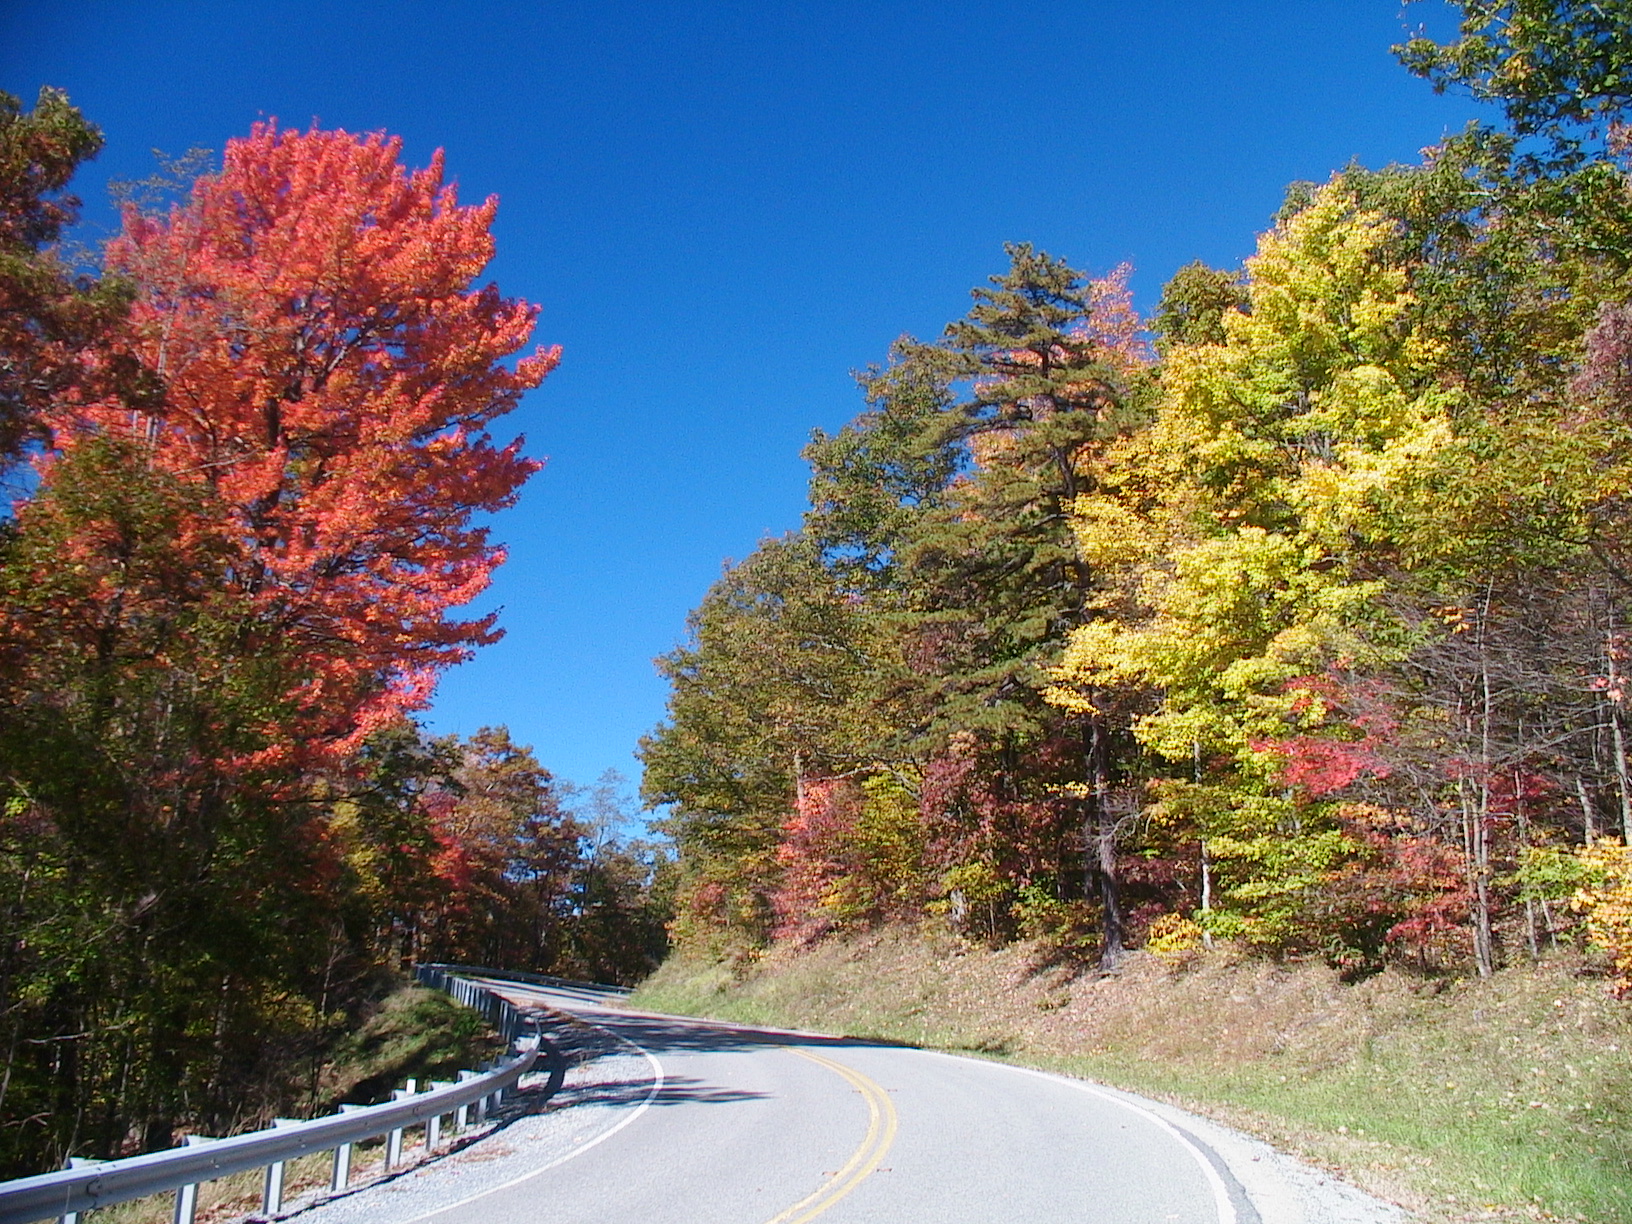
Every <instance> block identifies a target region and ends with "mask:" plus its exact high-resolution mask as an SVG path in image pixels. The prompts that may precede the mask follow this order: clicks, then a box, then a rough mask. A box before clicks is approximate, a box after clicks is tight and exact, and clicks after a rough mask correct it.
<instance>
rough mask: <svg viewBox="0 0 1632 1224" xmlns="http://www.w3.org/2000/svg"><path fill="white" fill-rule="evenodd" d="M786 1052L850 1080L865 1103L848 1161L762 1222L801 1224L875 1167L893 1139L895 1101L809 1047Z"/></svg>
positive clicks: (852, 1186) (836, 1200)
mask: <svg viewBox="0 0 1632 1224" xmlns="http://www.w3.org/2000/svg"><path fill="white" fill-rule="evenodd" d="M789 1052H790V1053H793V1054H797V1055H799V1057H800V1058H808V1059H809V1060H810V1061H811V1062H813V1063H816V1064H817V1065H819V1066H823V1067H826V1068H827V1069H828V1070H829V1071H833V1072H836V1073H837V1074H839V1075H842V1076H843V1077H844V1078H845V1079H847V1080H849V1081H850V1084H851V1085H852V1086H853V1087H854V1088H855V1089H856V1091H857V1092H859V1093H861V1096H862V1099H863V1100H865V1101H866V1102H867V1134H866V1135H865V1136H863V1138H862V1140H861V1146H860V1147H858V1148H857V1149H856V1150H855V1152H854V1153H853V1154H852V1155H851V1157H850V1159H849V1160H847V1161H845V1164H844V1168H842V1169H840V1170H839V1171H838V1172H837V1173H835V1174H833V1176H832V1177H830V1178H828V1179H827V1181H825V1182H824V1183H822V1186H821V1188H820V1189H818V1190H817V1191H816V1193H815V1194H812V1195H810V1196H809V1197H808V1198H802V1199H800V1200H799V1201H798V1202H797V1203H795V1204H794V1205H793V1206H792V1207H789V1208H788V1209H787V1210H786V1211H784V1212H782V1213H781V1214H780V1215H777V1216H772V1217H771V1218H770V1219H769V1220H767V1221H765V1224H805V1222H806V1221H807V1220H814V1219H815V1218H816V1217H817V1216H819V1215H821V1214H822V1212H824V1211H826V1210H827V1209H828V1208H829V1207H831V1206H833V1204H834V1203H836V1202H838V1201H839V1200H840V1199H842V1198H843V1197H844V1196H845V1195H847V1194H849V1193H850V1191H852V1190H854V1189H855V1188H856V1187H857V1186H859V1185H861V1183H862V1182H863V1181H864V1180H866V1178H867V1175H868V1174H869V1173H871V1172H872V1171H873V1170H874V1169H876V1168H878V1162H879V1161H881V1160H883V1159H884V1153H885V1152H887V1151H889V1150H890V1144H892V1143H894V1142H895V1127H896V1116H895V1104H894V1102H892V1101H891V1100H890V1098H889V1094H888V1093H886V1092H885V1091H884V1089H882V1088H880V1087H879V1086H878V1085H877V1084H875V1083H874V1082H873V1081H872V1080H870V1079H868V1078H867V1077H866V1076H865V1075H863V1074H861V1072H859V1071H855V1070H853V1069H851V1068H850V1067H847V1066H845V1065H844V1064H843V1063H840V1062H834V1061H833V1060H832V1059H831V1058H823V1057H822V1056H821V1055H820V1054H813V1053H811V1052H810V1051H809V1050H796V1049H790V1051H789Z"/></svg>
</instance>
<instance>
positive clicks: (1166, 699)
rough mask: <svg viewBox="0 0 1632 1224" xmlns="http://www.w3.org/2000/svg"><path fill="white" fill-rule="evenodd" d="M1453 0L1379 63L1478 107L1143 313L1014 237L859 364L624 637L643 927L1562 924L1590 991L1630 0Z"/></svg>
mask: <svg viewBox="0 0 1632 1224" xmlns="http://www.w3.org/2000/svg"><path fill="white" fill-rule="evenodd" d="M1460 9H1461V12H1462V21H1461V26H1460V35H1459V37H1457V38H1455V39H1454V40H1450V41H1446V42H1435V41H1434V40H1432V39H1430V38H1428V37H1427V36H1426V35H1419V36H1416V37H1412V38H1408V39H1407V40H1406V41H1404V42H1402V43H1401V44H1400V45H1399V46H1397V47H1396V48H1395V49H1394V50H1395V54H1396V55H1397V57H1398V58H1399V60H1400V61H1401V63H1402V64H1403V66H1404V67H1405V68H1406V69H1407V70H1409V71H1410V72H1411V73H1413V74H1415V75H1417V76H1418V77H1421V78H1424V79H1425V80H1426V81H1427V82H1428V83H1429V84H1430V85H1431V86H1432V87H1433V88H1436V89H1440V90H1457V91H1463V92H1466V93H1469V94H1471V95H1472V96H1473V97H1475V98H1477V99H1480V100H1482V101H1484V102H1486V103H1488V104H1489V113H1490V114H1491V115H1492V117H1493V119H1492V122H1489V123H1475V124H1474V125H1472V126H1470V127H1469V128H1468V129H1466V130H1464V131H1462V132H1460V133H1457V134H1455V135H1452V136H1450V137H1448V138H1447V139H1445V140H1444V141H1443V142H1442V143H1440V144H1438V145H1437V146H1435V147H1433V148H1430V149H1427V150H1425V151H1424V153H1423V155H1422V158H1421V160H1420V161H1419V162H1417V163H1415V164H1410V165H1391V166H1387V167H1384V168H1382V169H1370V168H1366V167H1363V166H1359V165H1350V166H1347V167H1345V168H1342V169H1340V170H1338V171H1337V172H1336V173H1334V174H1333V175H1332V176H1331V177H1330V178H1329V179H1328V180H1327V181H1325V182H1323V183H1294V184H1293V185H1291V187H1290V188H1289V189H1288V190H1287V193H1286V196H1285V202H1284V204H1283V205H1282V207H1281V208H1280V210H1279V212H1278V213H1277V214H1276V215H1275V216H1274V217H1273V218H1270V219H1268V222H1269V223H1268V228H1266V230H1265V231H1264V232H1263V233H1262V234H1261V235H1260V237H1259V238H1258V242H1257V248H1256V252H1255V254H1253V255H1252V256H1251V257H1250V258H1248V259H1246V260H1245V262H1244V263H1243V264H1242V266H1240V267H1238V268H1212V267H1208V266H1206V265H1204V264H1201V263H1193V264H1191V265H1190V266H1187V267H1184V268H1182V269H1180V270H1179V272H1178V273H1177V274H1176V275H1175V276H1174V277H1173V278H1172V279H1171V280H1170V281H1169V282H1168V284H1167V285H1166V287H1165V288H1164V289H1163V290H1162V293H1161V297H1160V302H1159V304H1158V305H1157V307H1156V309H1155V310H1154V312H1153V313H1152V314H1151V317H1149V318H1142V317H1140V316H1139V314H1138V313H1136V311H1135V309H1134V306H1133V300H1132V296H1131V293H1130V289H1129V277H1130V275H1131V270H1130V269H1128V268H1125V267H1122V268H1115V269H1112V270H1110V271H1109V272H1108V273H1106V274H1103V275H1091V274H1089V273H1088V272H1086V271H1083V270H1081V269H1079V268H1076V267H1074V266H1072V265H1070V264H1069V263H1067V262H1066V261H1065V260H1063V259H1061V258H1058V257H1056V256H1054V255H1051V254H1048V253H1046V252H1044V251H1042V250H1039V249H1037V248H1035V247H1034V246H1032V245H1030V244H1025V243H1011V244H1010V245H1009V246H1008V247H1007V258H1008V266H1007V267H1006V268H1003V269H1001V270H1000V271H998V272H997V273H996V274H995V275H993V276H992V277H991V278H990V280H989V283H987V284H984V285H981V286H978V287H976V288H975V289H974V290H973V293H972V298H973V301H972V305H971V307H970V309H969V311H968V313H967V314H966V315H965V316H964V317H962V318H960V319H956V320H954V321H952V322H951V323H949V324H948V325H947V326H946V328H945V330H944V332H943V333H942V334H941V335H940V336H939V337H938V338H935V339H933V340H929V341H922V340H918V339H914V338H913V337H911V336H903V337H902V338H901V339H900V340H899V341H897V342H896V343H895V344H894V345H893V347H892V348H891V349H890V351H889V353H888V355H887V356H886V357H885V359H884V360H883V361H881V362H880V363H879V364H877V365H875V366H872V367H869V368H868V369H866V370H865V371H863V372H861V373H860V374H859V376H858V381H859V384H860V391H861V395H862V399H863V408H862V411H861V412H860V413H859V415H857V416H856V417H855V418H854V419H853V420H852V421H851V422H850V423H849V424H848V425H846V426H844V427H843V428H842V429H840V430H838V431H837V432H835V433H827V432H823V431H820V430H818V431H816V432H815V433H814V434H813V435H812V437H811V440H810V442H809V444H808V446H807V447H806V448H805V450H804V452H803V453H804V458H805V459H806V460H807V462H808V464H809V469H810V483H809V508H808V510H807V511H806V513H805V515H804V519H803V523H802V525H801V526H800V528H799V529H798V530H797V531H794V532H791V533H789V534H787V535H785V536H781V537H778V538H769V539H766V540H764V541H763V542H762V543H761V544H760V545H759V547H758V548H756V549H755V550H754V552H753V553H752V554H751V555H750V556H748V557H747V558H746V559H744V560H742V561H741V562H738V563H734V564H730V565H728V566H727V568H726V570H725V572H724V574H723V576H722V577H721V578H720V579H719V581H718V582H717V583H716V584H715V585H714V586H713V588H712V589H711V590H710V591H709V592H708V595H707V597H706V598H705V599H704V600H703V602H702V604H701V605H700V606H699V607H698V608H697V609H696V610H695V611H694V613H693V614H692V617H691V622H690V631H689V637H688V639H687V641H686V642H685V644H684V645H682V646H681V647H679V648H678V649H676V650H674V651H673V652H672V653H670V654H668V655H667V656H665V657H664V658H663V659H662V660H661V661H660V665H661V667H662V668H663V670H664V672H665V673H666V675H667V676H668V678H669V681H670V684H671V697H670V703H669V711H668V717H667V719H666V721H665V722H664V723H663V724H662V725H661V726H659V727H658V728H657V729H656V730H655V731H654V732H653V733H652V734H651V735H650V736H649V737H648V738H647V739H646V740H645V742H644V744H643V748H642V754H643V759H644V762H645V767H646V773H645V791H646V795H647V798H648V800H649V801H651V802H652V803H654V804H659V805H667V812H668V818H667V827H668V829H669V831H670V832H671V834H672V836H673V837H674V839H675V841H676V843H677V845H678V852H679V879H678V883H677V893H676V916H675V919H674V923H673V933H674V936H675V938H676V940H677V941H678V942H679V943H680V944H681V945H682V946H685V947H688V948H693V949H697V950H699V951H701V952H705V953H708V954H712V955H715V956H720V957H724V958H728V959H735V960H738V961H739V962H746V961H750V960H752V959H753V958H755V957H757V956H759V955H760V954H761V952H762V951H763V950H764V949H765V948H766V947H767V946H769V945H771V944H775V943H781V944H788V943H795V944H797V943H800V942H808V941H812V940H817V939H821V938H823V937H824V936H827V935H829V934H832V933H843V932H847V931H851V932H853V931H857V930H861V929H865V928H868V927H872V926H876V925H878V924H881V923H887V922H892V921H905V922H909V923H911V922H921V921H935V922H939V921H944V922H948V923H950V924H952V925H953V926H954V927H955V928H956V929H957V930H959V931H961V932H963V933H964V934H965V935H966V936H968V937H970V938H974V939H979V940H986V941H992V942H999V943H1001V942H1005V941H1009V940H1012V939H1016V938H1027V939H1038V940H1044V941H1047V942H1049V943H1051V944H1053V945H1054V946H1055V947H1057V948H1059V949H1061V950H1064V951H1066V952H1069V953H1070V954H1071V955H1073V956H1075V957H1077V958H1079V960H1080V961H1082V962H1084V963H1085V964H1087V965H1089V966H1097V968H1099V969H1102V970H1105V971H1110V970H1114V969H1115V968H1116V967H1117V966H1118V964H1119V963H1120V962H1121V960H1122V959H1123V957H1124V956H1125V954H1126V952H1127V951H1128V950H1129V949H1132V948H1138V947H1143V948H1147V949H1150V950H1153V951H1156V952H1159V953H1164V954H1171V955H1182V954H1184V953H1185V951H1186V950H1187V949H1196V948H1201V947H1205V946H1213V945H1216V944H1220V943H1228V944H1229V945H1230V946H1232V947H1235V948H1238V949H1243V950H1245V951H1246V952H1247V953H1249V954H1256V955H1261V956H1266V957H1313V958H1323V959H1324V960H1326V961H1327V962H1328V963H1330V964H1331V965H1333V966H1334V967H1336V968H1338V969H1339V970H1340V971H1341V972H1342V973H1343V974H1344V975H1345V976H1347V977H1349V978H1350V979H1357V978H1361V977H1364V976H1366V975H1368V974H1371V973H1374V972H1376V971H1378V970H1379V969H1381V968H1383V967H1384V966H1386V965H1398V966H1402V967H1406V968H1408V969H1410V970H1412V971H1414V972H1422V973H1428V974H1470V975H1471V974H1476V975H1481V976H1484V975H1489V974H1491V973H1492V972H1494V971H1495V970H1496V969H1497V968H1498V967H1500V966H1502V965H1504V964H1514V963H1522V962H1524V961H1525V960H1526V959H1527V958H1531V959H1539V958H1541V957H1544V956H1546V955H1547V954H1548V953H1549V952H1550V951H1551V950H1552V949H1554V948H1555V947H1558V946H1561V945H1562V946H1572V947H1579V948H1583V949H1587V950H1589V951H1590V953H1591V954H1592V955H1596V956H1598V957H1600V958H1601V959H1600V962H1599V963H1600V964H1601V966H1602V972H1603V973H1604V974H1605V976H1606V978H1607V980H1608V985H1609V987H1610V988H1611V989H1613V990H1616V991H1618V992H1620V993H1623V994H1625V993H1628V992H1632V854H1629V851H1628V849H1627V843H1628V839H1629V835H1632V775H1629V765H1628V753H1627V742H1626V741H1627V738H1628V735H1629V733H1632V729H1629V725H1628V723H1629V720H1628V675H1629V671H1632V447H1629V443H1632V303H1629V300H1628V299H1629V297H1632V126H1629V125H1628V123H1627V121H1626V120H1627V110H1628V106H1629V104H1632V84H1629V82H1632V75H1629V72H1632V15H1629V14H1628V13H1627V11H1626V10H1625V8H1624V6H1596V5H1593V6H1586V5H1559V4H1555V3H1541V2H1537V0H1511V2H1508V3H1493V2H1489V0H1467V2H1465V3H1463V4H1461V5H1460ZM1497 116H1499V118H1497ZM1283 1078H1284V1077H1283Z"/></svg>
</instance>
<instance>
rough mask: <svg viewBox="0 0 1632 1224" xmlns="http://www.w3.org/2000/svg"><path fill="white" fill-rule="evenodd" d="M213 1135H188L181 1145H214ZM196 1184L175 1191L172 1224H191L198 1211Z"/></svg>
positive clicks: (197, 1185)
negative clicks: (174, 1208) (174, 1209)
mask: <svg viewBox="0 0 1632 1224" xmlns="http://www.w3.org/2000/svg"><path fill="white" fill-rule="evenodd" d="M214 1142H215V1137H214V1136H213V1135H188V1136H186V1137H185V1138H184V1139H183V1140H182V1143H183V1144H185V1145H186V1146H187V1147H200V1146H202V1145H203V1144H206V1143H214ZM199 1184H200V1183H198V1182H194V1183H193V1184H192V1185H190V1186H182V1187H180V1188H179V1189H178V1190H177V1191H176V1211H175V1215H174V1216H172V1217H171V1219H172V1220H173V1221H174V1224H193V1215H194V1213H196V1212H197V1211H198V1187H199Z"/></svg>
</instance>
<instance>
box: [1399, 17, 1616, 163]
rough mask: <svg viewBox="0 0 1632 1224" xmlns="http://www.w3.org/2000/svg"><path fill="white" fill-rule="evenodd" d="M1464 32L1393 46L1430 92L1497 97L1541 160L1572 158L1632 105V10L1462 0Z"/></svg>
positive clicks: (1514, 127) (1419, 37)
mask: <svg viewBox="0 0 1632 1224" xmlns="http://www.w3.org/2000/svg"><path fill="white" fill-rule="evenodd" d="M1457 7H1458V8H1460V9H1461V10H1462V23H1461V29H1460V34H1461V37H1460V38H1458V39H1457V40H1456V41H1455V42H1451V43H1436V42H1434V41H1433V40H1432V39H1431V38H1428V37H1427V36H1426V35H1423V34H1418V35H1416V36H1415V37H1413V38H1410V39H1408V40H1406V41H1405V42H1403V43H1401V44H1400V45H1398V46H1397V47H1395V48H1394V52H1395V54H1396V55H1397V56H1399V59H1400V62H1401V63H1402V64H1404V65H1405V66H1406V68H1407V69H1409V70H1410V71H1411V72H1412V73H1414V74H1415V75H1417V76H1420V77H1424V78H1426V79H1427V80H1429V81H1431V82H1432V83H1433V86H1434V88H1435V90H1436V91H1438V92H1440V93H1443V92H1445V91H1446V90H1447V89H1450V88H1453V87H1454V88H1458V89H1463V90H1466V91H1467V92H1468V93H1469V94H1471V95H1472V96H1473V97H1474V98H1476V99H1478V100H1479V101H1482V102H1495V103H1497V104H1498V105H1500V106H1501V107H1502V109H1503V111H1504V113H1505V114H1506V117H1507V121H1508V124H1509V125H1510V127H1511V128H1512V130H1513V132H1514V134H1515V135H1516V136H1518V137H1519V138H1520V139H1529V138H1532V137H1534V138H1537V139H1540V140H1541V141H1543V142H1545V143H1546V144H1547V145H1548V146H1549V149H1548V152H1547V154H1546V155H1545V157H1543V158H1539V159H1537V160H1538V165H1540V166H1542V167H1545V166H1547V165H1549V164H1552V165H1558V164H1562V165H1566V166H1567V165H1574V164H1578V163H1579V162H1580V160H1581V159H1582V157H1583V146H1584V145H1585V143H1586V142H1587V141H1588V140H1590V139H1591V138H1592V137H1594V136H1599V137H1601V136H1602V135H1603V133H1604V129H1605V127H1606V126H1607V125H1608V124H1609V123H1611V122H1614V121H1615V120H1617V119H1618V118H1619V116H1620V115H1621V114H1622V112H1624V111H1625V109H1626V107H1627V105H1628V103H1632V13H1629V12H1628V11H1627V9H1626V6H1625V5H1622V4H1615V3H1610V4H1575V3H1570V2H1569V0H1458V3H1457Z"/></svg>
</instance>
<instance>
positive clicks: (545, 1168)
mask: <svg viewBox="0 0 1632 1224" xmlns="http://www.w3.org/2000/svg"><path fill="white" fill-rule="evenodd" d="M573 1019H574V1020H577V1021H578V1022H579V1023H580V1024H587V1025H589V1027H590V1028H594V1029H600V1031H601V1032H603V1033H605V1034H607V1035H608V1036H610V1037H616V1038H617V1039H618V1040H619V1041H621V1042H623V1044H624V1045H626V1046H631V1047H633V1048H634V1049H636V1050H639V1051H640V1053H641V1056H642V1057H644V1058H645V1059H646V1061H647V1062H648V1063H650V1064H651V1067H652V1088H651V1091H650V1092H648V1093H647V1094H646V1099H645V1100H644V1101H642V1102H641V1103H640V1104H639V1105H638V1106H636V1108H635V1111H634V1112H633V1113H632V1114H630V1115H629V1116H628V1117H627V1118H625V1119H624V1120H623V1121H621V1122H619V1123H618V1124H617V1125H616V1126H614V1127H611V1128H610V1129H608V1130H604V1131H602V1132H601V1133H600V1134H599V1135H596V1136H595V1138H593V1139H591V1140H590V1141H589V1142H588V1143H585V1144H583V1145H581V1146H580V1147H576V1148H574V1149H573V1150H572V1151H570V1152H568V1153H566V1154H565V1155H564V1156H557V1157H556V1158H555V1159H554V1160H552V1161H550V1162H549V1163H548V1164H543V1165H539V1166H538V1168H536V1169H529V1170H528V1171H527V1172H525V1173H523V1174H521V1176H519V1177H512V1178H511V1179H510V1180H509V1181H507V1182H502V1183H501V1184H499V1185H497V1186H490V1187H489V1188H488V1189H486V1190H482V1191H479V1192H478V1193H476V1194H472V1195H470V1196H468V1197H466V1198H462V1199H460V1200H459V1201H458V1202H454V1203H449V1204H447V1205H446V1206H445V1207H438V1208H436V1209H435V1210H434V1211H427V1212H424V1213H423V1214H421V1215H417V1216H410V1217H409V1218H408V1219H406V1220H403V1221H402V1222H401V1224H419V1221H421V1220H429V1219H430V1218H431V1217H433V1216H439V1215H442V1214H443V1213H445V1212H449V1211H456V1210H458V1209H459V1208H460V1207H465V1206H468V1205H469V1204H471V1203H474V1202H476V1201H477V1200H478V1199H484V1198H486V1197H488V1195H490V1194H497V1193H498V1192H499V1191H501V1190H508V1189H510V1187H511V1186H519V1185H520V1184H521V1183H522V1182H524V1181H530V1180H532V1179H533V1178H535V1177H537V1176H538V1175H539V1174H540V1173H548V1172H549V1171H550V1170H551V1169H553V1168H555V1167H556V1166H557V1165H564V1164H566V1163H567V1161H569V1160H572V1159H574V1158H575V1157H578V1156H582V1155H583V1154H584V1153H585V1152H587V1151H589V1149H590V1148H592V1147H596V1146H597V1145H599V1144H602V1143H605V1142H606V1141H607V1140H608V1139H610V1138H612V1136H613V1135H615V1134H617V1133H618V1132H619V1131H621V1130H622V1129H623V1128H624V1127H626V1126H628V1125H629V1124H630V1123H631V1122H633V1121H634V1120H635V1119H636V1118H638V1117H640V1115H641V1114H643V1113H645V1112H646V1111H647V1110H648V1109H649V1108H651V1104H652V1101H653V1100H654V1099H655V1098H656V1096H657V1094H658V1093H659V1092H662V1091H663V1064H662V1063H660V1062H658V1061H657V1058H656V1056H655V1055H653V1054H652V1052H651V1051H650V1050H648V1049H646V1048H645V1047H644V1046H642V1045H639V1044H637V1043H636V1042H633V1041H630V1040H629V1038H627V1037H625V1036H624V1035H623V1034H622V1033H614V1032H613V1031H612V1030H611V1029H609V1028H605V1027H603V1026H601V1025H599V1024H595V1023H593V1022H592V1021H589V1020H585V1019H584V1018H583V1017H582V1016H574V1017H573ZM478 1142H480V1141H479V1140H478ZM1230 1224H1234V1222H1233V1221H1231V1222H1230Z"/></svg>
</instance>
